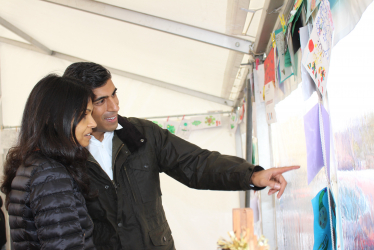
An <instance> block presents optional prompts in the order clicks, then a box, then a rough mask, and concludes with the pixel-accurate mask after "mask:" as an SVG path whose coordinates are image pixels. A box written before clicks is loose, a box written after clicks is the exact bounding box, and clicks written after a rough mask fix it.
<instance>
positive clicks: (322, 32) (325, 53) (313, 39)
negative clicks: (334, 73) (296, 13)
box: [302, 0, 334, 95]
mask: <svg viewBox="0 0 374 250" xmlns="http://www.w3.org/2000/svg"><path fill="white" fill-rule="evenodd" d="M333 31H334V26H333V22H332V16H331V11H330V4H329V2H328V1H327V0H322V1H321V4H320V7H319V11H318V14H317V17H316V20H315V22H314V26H313V30H312V33H311V34H310V38H309V41H308V43H307V45H306V47H305V48H304V49H303V60H302V64H303V65H304V67H305V68H306V70H307V71H308V73H309V74H310V76H311V77H312V79H313V81H314V83H315V84H316V86H317V88H318V90H319V91H320V93H321V94H322V95H324V94H325V92H326V84H327V76H328V72H329V65H330V55H331V49H332V39H333Z"/></svg>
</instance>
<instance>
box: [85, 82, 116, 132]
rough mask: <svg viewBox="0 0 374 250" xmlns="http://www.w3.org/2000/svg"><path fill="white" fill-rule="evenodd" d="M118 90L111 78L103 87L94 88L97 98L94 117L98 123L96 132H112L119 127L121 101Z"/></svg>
mask: <svg viewBox="0 0 374 250" xmlns="http://www.w3.org/2000/svg"><path fill="white" fill-rule="evenodd" d="M116 92H117V89H116V87H115V86H114V84H113V82H112V80H111V79H109V80H108V81H107V82H106V83H105V85H103V86H102V87H99V88H96V89H94V90H93V93H94V94H95V99H94V101H93V112H92V117H93V118H94V119H95V122H96V123H97V127H96V128H95V129H94V132H110V131H114V130H115V129H116V128H117V126H118V110H119V106H118V104H119V102H118V98H117V93H116Z"/></svg>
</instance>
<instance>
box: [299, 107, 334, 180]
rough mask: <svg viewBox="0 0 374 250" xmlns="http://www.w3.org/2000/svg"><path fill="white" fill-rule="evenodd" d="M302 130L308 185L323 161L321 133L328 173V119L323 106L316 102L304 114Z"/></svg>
mask: <svg viewBox="0 0 374 250" xmlns="http://www.w3.org/2000/svg"><path fill="white" fill-rule="evenodd" d="M321 119H322V120H323V126H322V127H323V133H322V132H321V124H322V123H321ZM304 132H305V142H306V157H307V175H308V185H309V184H310V183H311V182H312V180H313V179H314V177H315V176H316V175H317V174H318V172H319V171H320V170H321V168H322V167H323V166H325V163H324V153H323V148H322V139H321V138H322V136H321V135H322V134H323V135H324V136H323V140H324V142H325V145H324V148H325V155H326V167H327V173H328V175H330V119H329V115H328V113H327V111H326V110H325V108H324V107H323V106H321V109H320V106H319V104H316V105H315V106H314V107H313V108H312V109H311V110H310V111H309V112H308V113H307V114H306V115H305V116H304Z"/></svg>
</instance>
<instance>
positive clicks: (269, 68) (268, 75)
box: [264, 48, 275, 84]
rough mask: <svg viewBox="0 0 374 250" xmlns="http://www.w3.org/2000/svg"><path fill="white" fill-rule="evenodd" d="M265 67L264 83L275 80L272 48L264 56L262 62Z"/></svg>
mask: <svg viewBox="0 0 374 250" xmlns="http://www.w3.org/2000/svg"><path fill="white" fill-rule="evenodd" d="M264 65H265V66H264V67H265V81H264V83H265V84H266V83H268V82H271V81H275V66H274V48H272V49H271V50H270V52H269V55H268V56H267V57H266V59H265V62H264Z"/></svg>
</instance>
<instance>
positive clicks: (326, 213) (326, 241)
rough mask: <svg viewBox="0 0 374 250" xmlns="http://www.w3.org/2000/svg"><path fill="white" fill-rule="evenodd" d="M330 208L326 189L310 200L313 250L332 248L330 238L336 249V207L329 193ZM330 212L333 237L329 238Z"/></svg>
mask: <svg viewBox="0 0 374 250" xmlns="http://www.w3.org/2000/svg"><path fill="white" fill-rule="evenodd" d="M329 193H330V206H331V207H329V201H328V200H329V196H328V194H327V188H324V189H322V190H321V191H320V192H319V193H318V194H317V195H316V196H315V197H314V198H313V200H312V206H313V214H314V226H313V228H314V247H313V250H325V249H326V250H327V249H333V248H332V237H334V243H335V244H334V245H335V248H334V249H337V248H336V245H337V244H336V243H337V242H336V209H335V208H336V205H335V199H334V197H333V195H332V192H331V191H330V192H329ZM330 211H331V213H332V214H331V218H332V228H333V236H331V224H330Z"/></svg>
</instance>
